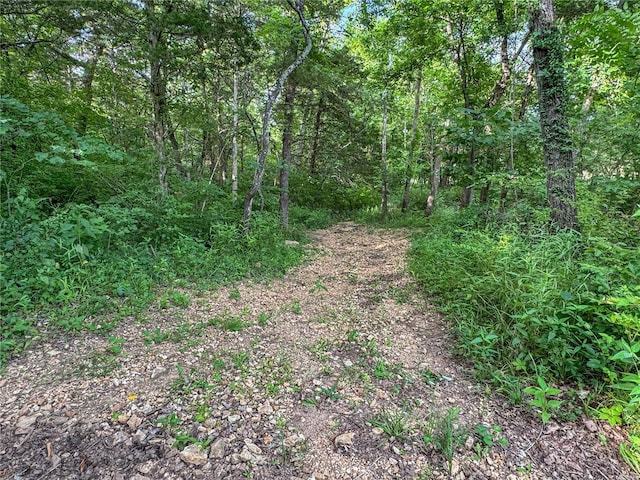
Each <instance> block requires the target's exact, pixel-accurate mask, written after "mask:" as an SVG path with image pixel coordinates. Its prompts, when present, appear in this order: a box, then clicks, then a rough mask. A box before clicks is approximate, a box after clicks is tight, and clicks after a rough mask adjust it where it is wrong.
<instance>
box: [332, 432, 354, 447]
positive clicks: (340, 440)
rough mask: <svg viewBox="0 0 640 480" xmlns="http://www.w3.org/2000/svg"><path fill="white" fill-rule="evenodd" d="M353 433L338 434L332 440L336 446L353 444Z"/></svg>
mask: <svg viewBox="0 0 640 480" xmlns="http://www.w3.org/2000/svg"><path fill="white" fill-rule="evenodd" d="M355 435H356V434H355V433H353V432H347V433H343V434H342V435H338V436H337V437H336V439H335V440H334V442H335V444H336V446H338V447H340V446H347V445H353V437H355Z"/></svg>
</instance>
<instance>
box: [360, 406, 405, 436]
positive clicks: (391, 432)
mask: <svg viewBox="0 0 640 480" xmlns="http://www.w3.org/2000/svg"><path fill="white" fill-rule="evenodd" d="M409 419H410V415H409V413H407V412H405V411H403V410H387V409H384V410H382V411H381V412H380V413H378V414H377V415H376V416H375V417H374V418H372V419H371V420H369V423H371V425H373V426H375V427H378V428H381V429H382V431H383V432H384V433H386V434H387V436H389V437H393V438H397V439H400V440H406V439H407V438H408V434H409Z"/></svg>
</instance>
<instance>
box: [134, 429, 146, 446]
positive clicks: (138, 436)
mask: <svg viewBox="0 0 640 480" xmlns="http://www.w3.org/2000/svg"><path fill="white" fill-rule="evenodd" d="M146 439H147V434H146V433H145V432H143V431H142V430H140V429H138V430H136V433H134V434H133V440H134V441H136V442H138V443H142V444H144V443H145V440H146Z"/></svg>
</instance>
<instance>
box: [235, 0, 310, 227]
mask: <svg viewBox="0 0 640 480" xmlns="http://www.w3.org/2000/svg"><path fill="white" fill-rule="evenodd" d="M287 3H289V6H290V7H291V8H292V9H293V10H294V11H295V12H296V14H297V16H298V20H299V21H300V25H301V26H302V34H303V36H304V40H305V47H304V50H303V51H302V53H300V55H298V57H297V58H296V59H295V60H294V61H293V63H292V64H291V65H289V66H288V67H287V68H286V69H285V70H284V71H283V72H282V74H281V75H280V77H279V78H278V80H277V81H276V83H275V84H274V85H273V86H272V87H271V88H269V89H268V90H267V98H266V101H265V106H264V113H263V115H262V135H261V137H260V151H259V152H258V159H257V165H256V169H255V172H254V175H253V182H252V184H251V188H249V191H248V192H247V194H246V196H245V198H244V208H243V212H242V227H243V230H244V233H245V234H246V233H248V232H249V220H250V219H251V208H252V206H253V199H254V198H255V196H256V195H257V194H258V192H259V190H260V187H261V186H262V179H263V178H264V170H265V166H266V161H267V156H268V155H269V149H270V146H271V129H270V126H271V125H270V124H271V116H272V114H273V107H274V106H275V104H276V102H277V101H278V97H279V96H280V93H281V92H282V88H283V87H284V84H285V83H286V81H287V79H288V78H289V75H291V73H292V72H293V71H294V70H295V69H296V68H298V67H299V66H300V65H301V64H302V62H304V60H305V58H307V56H308V55H309V52H311V47H312V43H311V34H310V32H309V25H308V24H307V19H306V18H305V16H304V1H303V0H296V1H294V0H289V1H288V2H287Z"/></svg>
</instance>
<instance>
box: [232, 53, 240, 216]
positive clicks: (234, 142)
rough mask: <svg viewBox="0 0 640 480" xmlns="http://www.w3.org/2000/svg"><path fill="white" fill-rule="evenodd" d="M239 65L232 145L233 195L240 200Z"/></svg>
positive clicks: (234, 100)
mask: <svg viewBox="0 0 640 480" xmlns="http://www.w3.org/2000/svg"><path fill="white" fill-rule="evenodd" d="M239 124H240V123H239V118H238V66H237V65H235V64H234V66H233V138H232V145H231V196H232V198H233V203H234V204H235V203H236V202H237V201H238V129H239V128H238V127H239Z"/></svg>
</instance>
